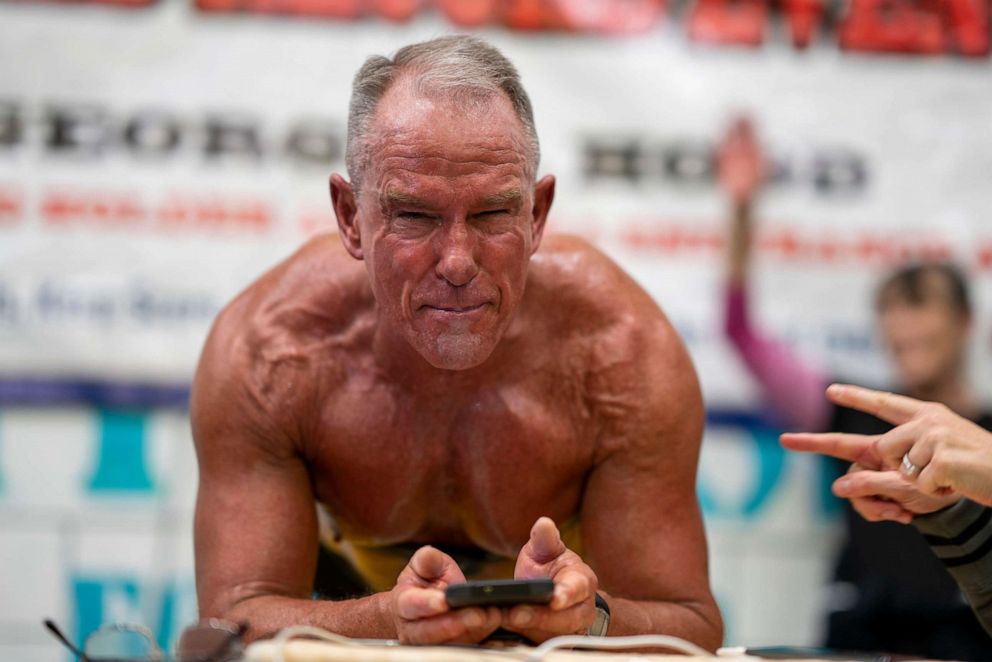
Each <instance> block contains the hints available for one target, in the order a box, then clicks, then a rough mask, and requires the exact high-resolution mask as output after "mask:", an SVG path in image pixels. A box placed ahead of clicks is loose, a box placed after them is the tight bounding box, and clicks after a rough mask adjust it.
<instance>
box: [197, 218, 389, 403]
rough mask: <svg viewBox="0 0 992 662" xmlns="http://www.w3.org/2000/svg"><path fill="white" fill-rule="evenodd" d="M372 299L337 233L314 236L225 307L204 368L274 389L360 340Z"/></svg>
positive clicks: (218, 377)
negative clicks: (342, 341) (346, 343)
mask: <svg viewBox="0 0 992 662" xmlns="http://www.w3.org/2000/svg"><path fill="white" fill-rule="evenodd" d="M371 301H372V295H371V291H370V289H369V287H368V279H367V276H366V275H365V270H364V268H363V266H362V265H361V263H360V262H358V261H356V260H354V259H353V258H352V257H351V256H350V255H348V254H347V252H346V251H345V250H344V249H343V248H342V247H341V244H340V241H339V240H338V238H337V237H336V236H335V235H319V236H317V237H314V238H313V239H311V240H309V241H308V242H307V243H305V244H304V245H303V246H302V247H301V248H299V249H298V250H297V251H296V252H295V253H293V255H291V256H290V257H288V258H287V259H285V260H283V261H282V262H281V263H279V264H277V265H276V266H274V267H273V268H272V269H270V270H269V271H267V272H266V273H264V274H263V275H262V276H260V277H259V278H258V279H257V280H256V281H255V282H253V283H252V284H251V285H249V286H248V287H247V288H245V290H243V291H242V292H241V293H240V294H238V295H237V296H236V297H235V298H234V299H233V300H232V301H231V302H230V303H229V304H228V305H227V306H226V307H225V308H224V309H223V310H222V311H221V312H220V314H219V315H218V316H217V319H216V321H215V322H214V325H213V328H212V330H211V332H210V337H209V338H208V340H207V344H206V347H205V349H204V353H203V356H202V358H201V365H200V371H201V372H206V373H207V374H208V375H209V376H210V380H211V381H219V382H228V383H231V382H233V383H236V384H239V385H242V386H244V387H247V388H249V389H262V390H265V391H268V392H273V390H274V387H275V385H277V384H278V383H280V382H287V383H288V382H289V381H292V380H289V377H290V376H292V375H298V374H299V373H301V372H304V371H307V370H309V369H311V368H312V367H313V366H312V363H313V362H314V361H322V362H326V361H328V360H331V361H332V360H333V357H334V352H333V351H331V349H332V348H335V347H338V346H339V345H340V343H338V342H336V341H335V339H340V338H342V337H347V338H349V339H350V340H351V341H352V342H361V336H362V334H355V333H354V328H355V325H356V324H361V322H362V319H363V311H368V310H370V309H371ZM316 348H323V350H324V351H314V350H315V349H316ZM341 349H344V350H346V351H347V350H348V349H349V348H348V347H342V348H341Z"/></svg>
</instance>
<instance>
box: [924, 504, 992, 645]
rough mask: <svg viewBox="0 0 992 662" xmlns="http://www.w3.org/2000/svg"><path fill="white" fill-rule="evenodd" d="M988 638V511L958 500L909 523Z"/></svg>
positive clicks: (991, 540) (991, 600)
mask: <svg viewBox="0 0 992 662" xmlns="http://www.w3.org/2000/svg"><path fill="white" fill-rule="evenodd" d="M913 524H914V526H916V528H917V529H918V530H919V531H920V533H922V534H923V537H924V539H926V541H927V544H929V545H930V549H932V550H933V552H934V554H936V555H937V558H939V559H940V560H941V562H942V563H943V564H944V567H946V568H947V570H948V572H950V573H951V576H953V577H954V580H955V581H956V582H957V583H958V586H960V587H961V592H962V593H963V594H964V596H965V598H966V599H967V600H968V603H969V604H971V608H972V609H974V611H975V615H976V616H978V620H979V621H981V623H982V627H984V628H985V631H986V632H988V633H989V634H990V635H992V509H989V508H986V507H985V506H981V505H979V504H977V503H975V502H974V501H968V500H967V499H962V500H961V501H960V502H958V503H957V504H955V505H953V506H951V507H950V508H947V509H945V510H941V511H939V512H936V513H932V514H930V515H922V516H920V517H917V518H915V519H914V520H913Z"/></svg>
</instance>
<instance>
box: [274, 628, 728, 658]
mask: <svg viewBox="0 0 992 662" xmlns="http://www.w3.org/2000/svg"><path fill="white" fill-rule="evenodd" d="M655 647H659V648H668V649H671V650H675V651H678V652H680V653H684V654H686V655H698V656H701V657H715V656H714V655H713V653H711V652H709V651H708V650H704V649H702V648H700V647H699V646H697V645H696V644H694V643H692V642H689V641H686V640H685V639H680V638H679V637H672V636H669V635H667V634H639V635H635V636H631V637H588V636H585V635H567V636H564V637H554V638H553V639H548V640H547V641H545V642H544V643H543V644H541V645H540V646H538V647H537V648H535V649H534V651H533V652H532V653H531V654H530V655H528V656H527V657H526V658H525V659H524V662H538V661H539V660H541V659H542V658H543V657H544V656H545V655H547V654H548V653H549V652H551V651H553V650H555V649H557V648H592V649H612V648H655ZM277 662H280V661H277Z"/></svg>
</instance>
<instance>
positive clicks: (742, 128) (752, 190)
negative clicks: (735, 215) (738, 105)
mask: <svg viewBox="0 0 992 662" xmlns="http://www.w3.org/2000/svg"><path fill="white" fill-rule="evenodd" d="M716 166H717V179H718V181H719V182H720V186H721V188H723V191H724V193H726V194H727V195H728V196H729V197H730V199H731V200H732V201H733V202H734V203H735V204H747V203H750V202H751V201H752V200H753V199H754V197H755V196H756V195H757V194H758V191H759V190H760V189H761V187H762V185H763V184H764V181H765V160H764V156H763V155H762V153H761V146H760V145H759V144H758V141H757V139H756V138H755V136H754V128H753V127H752V125H751V121H750V120H749V119H747V118H746V117H738V118H736V119H734V121H733V123H732V124H731V125H730V128H729V129H728V130H727V133H726V135H724V137H723V141H722V142H721V143H720V146H719V148H718V149H717V159H716Z"/></svg>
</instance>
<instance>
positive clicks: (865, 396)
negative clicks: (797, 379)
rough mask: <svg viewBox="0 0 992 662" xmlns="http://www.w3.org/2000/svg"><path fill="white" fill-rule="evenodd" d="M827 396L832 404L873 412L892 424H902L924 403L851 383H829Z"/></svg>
mask: <svg viewBox="0 0 992 662" xmlns="http://www.w3.org/2000/svg"><path fill="white" fill-rule="evenodd" d="M827 397H828V398H829V399H830V401H831V402H833V403H834V404H838V405H841V406H842V407H850V408H852V409H857V410H860V411H863V412H866V413H868V414H873V415H874V416H878V417H879V418H881V419H882V420H885V421H888V422H889V423H892V424H894V425H902V424H903V423H905V422H906V421H908V420H909V419H911V418H913V416H914V415H915V414H916V413H917V412H919V411H920V410H921V409H922V408H923V407H924V406H925V405H926V403H925V402H921V401H920V400H914V399H913V398H907V397H906V396H904V395H896V394H895V393H887V392H885V391H873V390H872V389H870V388H864V387H861V386H853V385H851V384H831V385H830V386H829V387H828V388H827Z"/></svg>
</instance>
